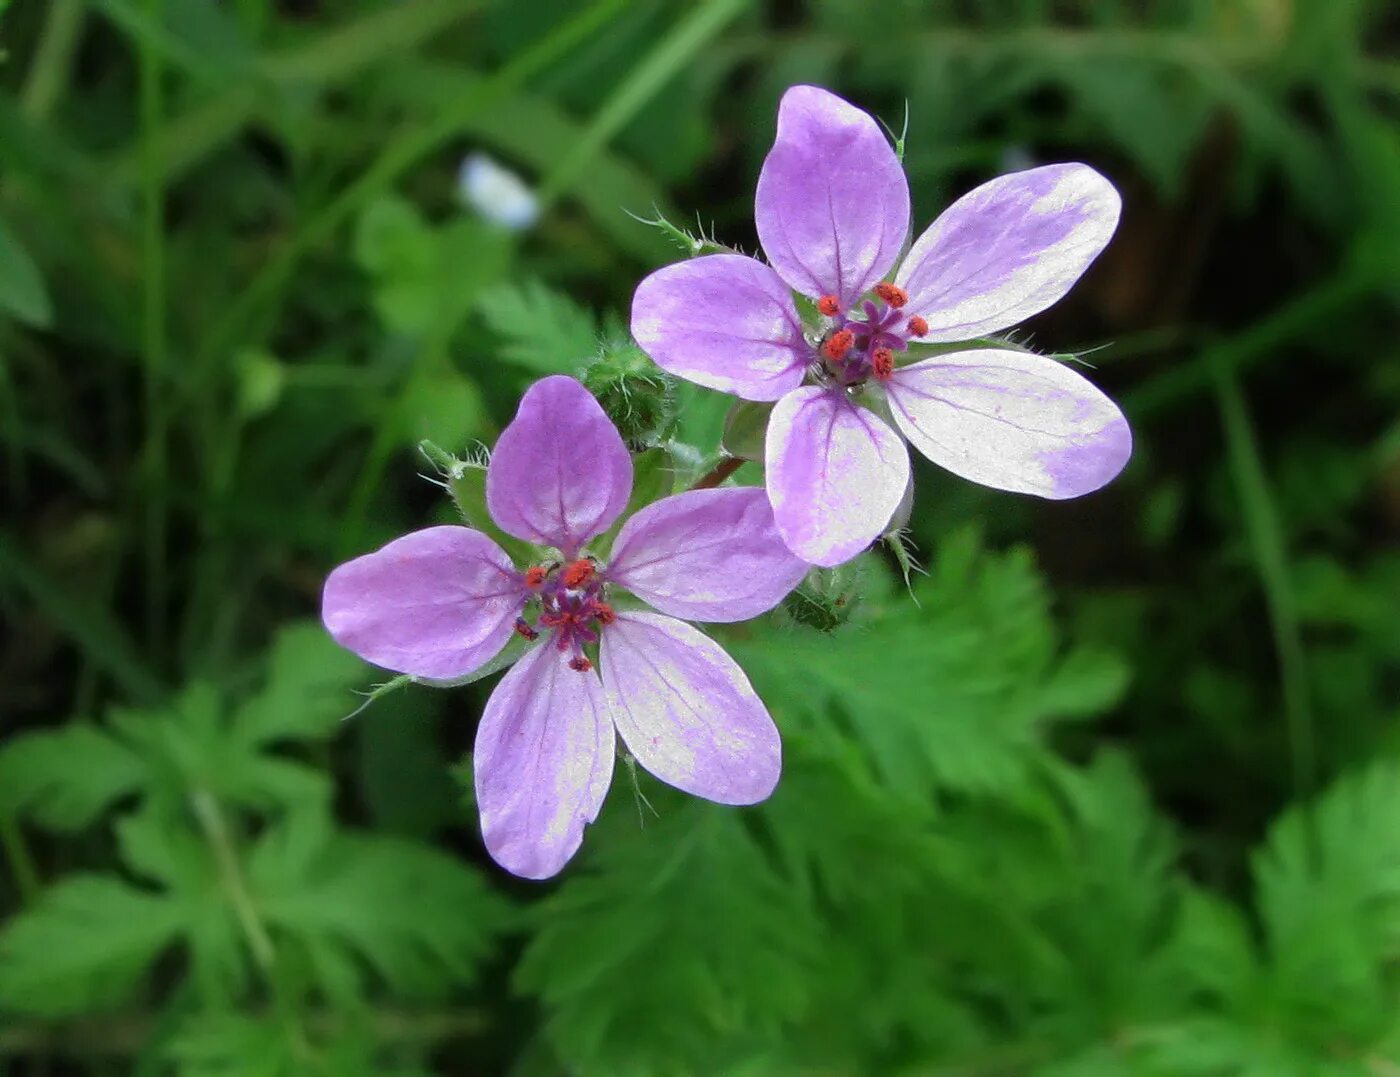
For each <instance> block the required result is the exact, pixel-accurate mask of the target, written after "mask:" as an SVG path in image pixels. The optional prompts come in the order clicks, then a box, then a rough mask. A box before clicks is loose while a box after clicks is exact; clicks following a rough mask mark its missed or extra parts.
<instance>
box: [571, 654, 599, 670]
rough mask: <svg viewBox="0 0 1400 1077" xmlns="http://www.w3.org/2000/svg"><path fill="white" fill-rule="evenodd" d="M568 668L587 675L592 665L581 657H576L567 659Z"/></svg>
mask: <svg viewBox="0 0 1400 1077" xmlns="http://www.w3.org/2000/svg"><path fill="white" fill-rule="evenodd" d="M569 668H570V669H573V670H577V671H578V672H579V673H587V672H588V671H589V670H590V669H592V668H593V663H592V662H590V661H589V660H588V659H587V658H585V657H584V656H583V655H578V656H577V657H575V658H570V659H569Z"/></svg>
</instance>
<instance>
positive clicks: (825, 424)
mask: <svg viewBox="0 0 1400 1077" xmlns="http://www.w3.org/2000/svg"><path fill="white" fill-rule="evenodd" d="M764 458H765V464H766V470H767V479H768V498H769V500H770V501H772V503H773V515H774V517H775V519H776V521H777V525H778V532H779V533H780V534H781V535H782V536H783V541H784V542H786V543H787V546H788V549H790V550H791V551H792V552H793V553H795V554H797V556H798V557H801V558H802V559H803V560H805V561H809V562H811V563H812V564H814V565H824V566H827V567H830V566H832V565H839V564H841V563H842V562H843V561H849V560H850V559H851V558H852V557H855V556H856V555H857V554H858V553H860V552H861V551H863V550H864V549H865V548H866V547H867V546H869V545H870V544H871V543H872V542H874V541H875V539H876V538H877V537H878V536H879V535H880V533H881V532H882V531H884V529H885V525H886V524H888V523H889V521H890V517H891V516H893V515H894V510H895V509H896V508H898V507H899V502H900V498H902V497H903V496H904V487H905V484H906V483H907V482H908V481H909V453H908V450H906V449H905V447H904V443H903V442H902V441H901V440H900V439H899V435H898V434H896V433H895V432H894V431H893V430H891V429H890V427H889V424H888V423H886V422H885V421H884V420H883V419H881V418H880V417H879V416H878V415H875V414H874V413H873V412H870V411H867V410H865V409H864V408H860V407H857V406H856V405H855V404H853V403H851V401H849V400H848V399H846V397H845V396H844V395H843V394H842V393H841V392H840V390H837V389H823V388H819V387H817V386H808V387H806V388H803V389H798V390H797V391H796V392H792V393H789V394H788V395H787V396H785V397H783V399H782V400H780V401H779V402H778V406H777V407H775V408H774V409H773V414H772V415H771V416H769V419H768V439H767V441H766V443H765V446H764Z"/></svg>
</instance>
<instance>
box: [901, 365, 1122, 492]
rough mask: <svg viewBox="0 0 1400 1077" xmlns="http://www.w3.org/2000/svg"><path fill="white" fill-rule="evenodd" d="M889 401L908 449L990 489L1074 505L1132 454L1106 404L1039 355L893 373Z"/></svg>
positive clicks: (1114, 408)
mask: <svg viewBox="0 0 1400 1077" xmlns="http://www.w3.org/2000/svg"><path fill="white" fill-rule="evenodd" d="M888 393H889V400H890V410H891V411H892V412H893V414H894V418H895V422H896V423H898V424H899V428H900V429H901V430H902V431H904V436H905V437H907V438H908V439H909V442H910V444H911V445H913V446H914V448H916V449H918V450H919V451H920V452H921V453H923V454H924V455H925V456H927V457H928V458H929V459H930V460H932V461H933V462H934V463H935V464H939V465H941V466H943V467H946V468H947V469H948V470H949V471H951V472H953V473H954V474H956V475H961V476H962V477H963V478H965V479H970V480H971V481H972V482H977V483H981V484H982V485H983V486H992V487H995V488H996V489H998V490H1014V491H1016V492H1018V493H1025V494H1036V495H1038V496H1040V497H1048V498H1054V499H1057V500H1058V499H1062V498H1069V497H1078V496H1080V495H1081V494H1087V493H1089V492H1090V491H1093V490H1097V489H1098V488H1099V487H1100V486H1103V485H1104V484H1105V483H1107V482H1108V481H1109V480H1110V479H1112V478H1113V477H1114V476H1115V475H1117V474H1118V473H1119V472H1120V471H1122V470H1123V466H1124V465H1125V464H1126V463H1127V462H1128V457H1129V456H1130V455H1131V454H1132V447H1133V438H1132V433H1131V432H1130V431H1129V429H1128V423H1127V420H1125V419H1124V418H1123V413H1122V412H1120V411H1119V410H1118V407H1117V406H1116V405H1115V404H1114V403H1113V401H1111V400H1109V399H1108V397H1106V396H1104V394H1103V393H1101V392H1100V391H1099V390H1098V389H1096V388H1095V387H1094V386H1093V385H1091V384H1090V383H1089V382H1088V381H1086V380H1085V379H1084V378H1082V377H1081V376H1080V375H1078V374H1076V373H1075V372H1074V371H1073V370H1071V369H1070V368H1069V367H1068V366H1066V365H1065V364H1063V363H1059V362H1056V361H1055V360H1054V359H1047V358H1046V357H1045V356H1043V355H1031V354H1028V353H1026V352H1019V351H1007V350H1001V349H985V350H976V351H965V352H953V353H951V354H949V355H940V356H938V357H936V358H933V359H925V360H923V361H922V362H919V363H914V364H912V365H911V366H907V367H903V368H902V369H899V370H897V371H895V375H894V378H893V379H892V380H891V381H890V383H889V385H888Z"/></svg>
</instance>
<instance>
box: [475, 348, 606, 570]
mask: <svg viewBox="0 0 1400 1077" xmlns="http://www.w3.org/2000/svg"><path fill="white" fill-rule="evenodd" d="M631 492H632V458H631V456H629V455H628V453H627V446H626V445H624V444H623V443H622V437H621V435H620V434H618V432H617V427H615V426H613V424H612V422H611V420H609V419H608V417H607V415H605V414H604V413H603V409H602V408H601V407H599V406H598V402H597V401H596V400H594V399H593V397H592V395H590V394H589V392H588V390H587V389H585V388H584V387H583V386H582V385H580V384H579V382H578V381H577V380H575V379H574V378H569V377H565V376H564V375H562V374H556V375H554V376H553V377H548V378H544V379H543V380H541V381H537V382H535V384H534V385H532V386H530V389H529V391H528V392H526V394H525V396H524V397H523V398H522V399H521V401H520V410H519V411H517V412H516V415H515V418H514V420H512V421H511V423H510V425H509V426H507V427H506V428H505V429H504V430H503V431H501V436H500V438H499V439H498V440H497V442H496V448H495V450H494V451H493V452H492V454H491V466H490V467H489V468H488V469H487V472H486V506H487V508H488V509H489V510H490V512H491V517H492V519H494V520H495V521H496V523H497V524H498V525H499V526H500V528H501V530H502V531H505V532H506V533H507V534H510V535H514V536H515V537H516V538H518V539H524V540H525V541H526V542H533V543H536V544H538V545H542V546H554V547H556V548H558V549H559V550H562V551H563V553H564V556H566V557H573V556H574V555H575V554H576V553H577V552H578V550H579V547H581V546H582V545H583V544H584V543H585V542H587V541H588V540H589V539H590V538H592V537H593V536H594V535H598V534H601V533H602V532H603V531H606V530H607V529H608V527H609V526H610V525H611V524H612V522H613V521H614V520H616V519H617V517H618V515H619V514H620V513H621V512H622V510H623V509H624V508H626V507H627V498H628V496H629V495H630V494H631Z"/></svg>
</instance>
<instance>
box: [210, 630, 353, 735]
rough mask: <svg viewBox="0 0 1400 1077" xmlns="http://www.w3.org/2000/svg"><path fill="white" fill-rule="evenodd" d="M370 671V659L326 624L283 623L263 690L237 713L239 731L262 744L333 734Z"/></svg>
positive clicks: (275, 640) (235, 729)
mask: <svg viewBox="0 0 1400 1077" xmlns="http://www.w3.org/2000/svg"><path fill="white" fill-rule="evenodd" d="M364 670H365V665H364V663H363V662H361V661H360V659H358V658H356V657H355V656H354V655H353V654H351V653H350V652H349V651H347V650H345V648H343V647H341V646H340V645H339V644H337V643H336V642H335V641H334V640H333V639H331V638H330V636H329V634H327V632H326V630H325V628H323V627H322V626H321V625H319V624H316V623H314V622H300V623H293V624H290V625H287V626H285V627H283V628H282V629H281V630H280V631H279V632H278V633H277V636H276V638H275V639H274V640H273V643H272V650H271V653H270V655H269V657H268V667H267V675H266V679H265V681H264V682H263V687H262V690H261V691H260V692H259V693H258V694H257V695H256V696H254V697H253V698H252V699H250V700H249V701H248V702H247V703H245V704H243V706H241V707H240V708H239V709H238V710H237V712H236V713H235V714H234V717H233V732H234V736H235V737H236V738H237V739H238V740H239V741H240V742H242V743H244V744H249V745H258V746H263V745H267V744H270V743H273V742H275V741H282V740H320V739H322V738H324V737H328V736H330V735H331V734H333V733H334V732H335V731H336V729H337V727H338V726H339V723H340V719H342V718H344V717H345V712H346V705H347V703H349V702H350V697H349V689H350V688H351V687H352V686H354V685H355V684H357V683H358V682H359V681H360V679H361V678H362V677H363V675H364Z"/></svg>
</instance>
